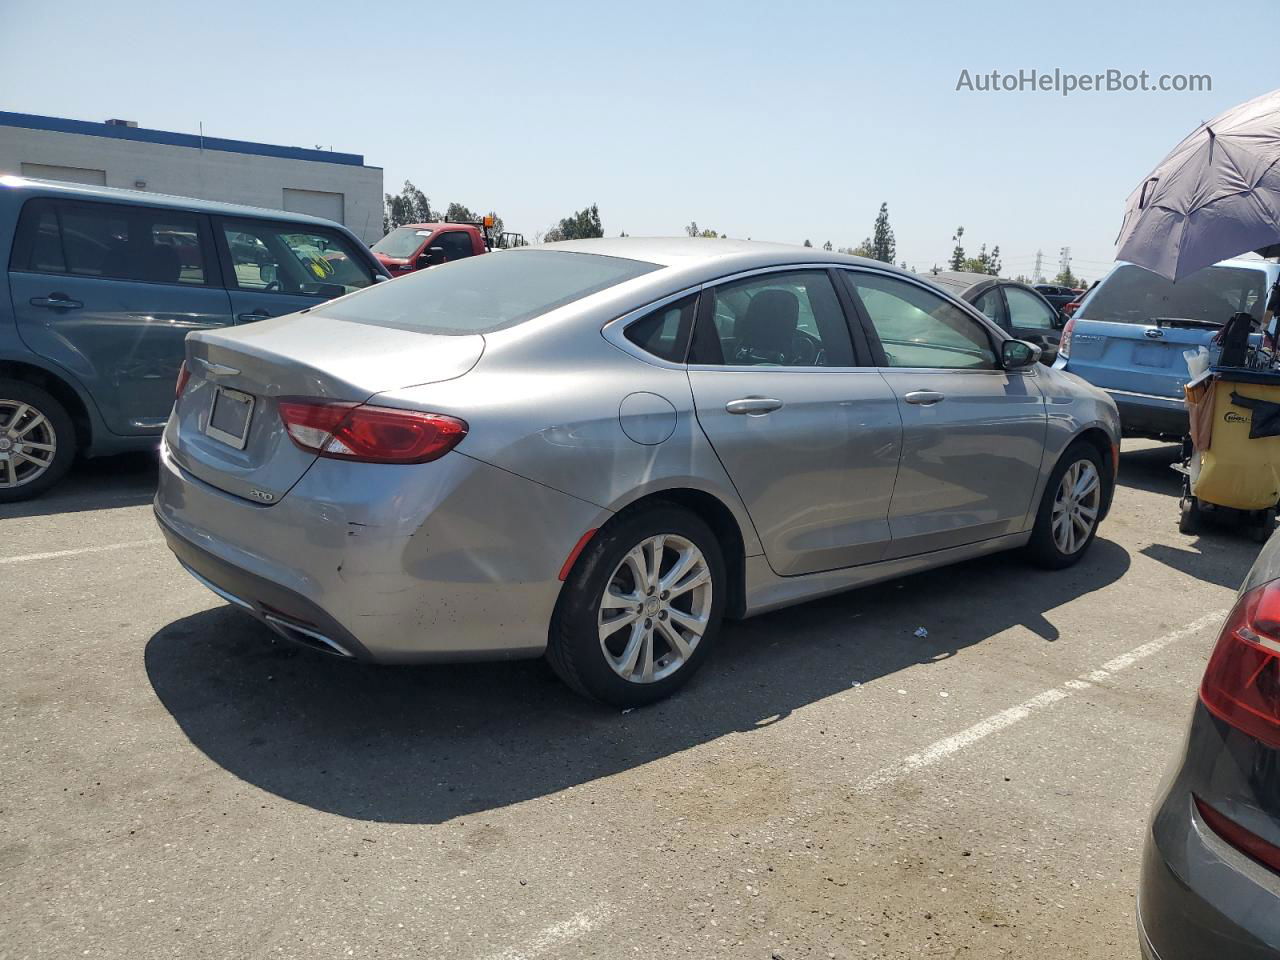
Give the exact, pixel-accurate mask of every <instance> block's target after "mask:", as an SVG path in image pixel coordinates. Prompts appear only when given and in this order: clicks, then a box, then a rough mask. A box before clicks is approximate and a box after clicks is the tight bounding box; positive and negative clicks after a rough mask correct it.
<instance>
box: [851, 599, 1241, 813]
mask: <svg viewBox="0 0 1280 960" xmlns="http://www.w3.org/2000/svg"><path fill="white" fill-rule="evenodd" d="M1226 615H1227V611H1226V610H1214V611H1213V612H1212V613H1206V614H1205V615H1204V616H1203V617H1200V618H1199V619H1197V620H1195V621H1193V622H1191V623H1189V624H1187V625H1186V626H1185V627H1181V628H1179V629H1177V630H1174V631H1172V632H1170V633H1166V634H1165V635H1164V636H1162V637H1157V638H1156V639H1155V640H1152V641H1151V642H1150V643H1144V644H1143V645H1142V646H1140V647H1135V648H1134V649H1132V650H1130V651H1129V652H1128V653H1124V654H1121V655H1120V656H1118V657H1116V658H1114V659H1112V660H1108V661H1107V662H1106V663H1104V664H1103V665H1102V666H1101V667H1099V668H1098V669H1097V670H1094V671H1092V672H1091V673H1086V674H1081V676H1080V677H1079V678H1078V679H1074V680H1068V681H1067V682H1066V683H1064V684H1062V686H1060V687H1051V688H1049V689H1048V690H1045V691H1042V692H1041V693H1038V694H1036V695H1035V696H1034V697H1032V698H1031V699H1029V700H1024V701H1023V702H1022V703H1020V704H1018V705H1017V706H1014V707H1010V708H1009V709H1008V710H1001V711H1000V712H999V713H996V714H992V715H991V716H989V717H987V718H985V719H983V720H979V721H978V722H977V723H975V724H974V725H973V726H971V727H967V728H966V729H964V730H961V731H960V732H959V733H957V734H954V735H953V736H950V737H944V738H943V739H941V740H937V741H935V742H934V743H931V744H930V745H929V746H927V747H925V748H924V749H923V750H922V751H920V752H919V753H913V754H912V755H911V756H909V757H906V758H905V759H903V760H902V761H900V762H899V763H895V764H893V765H892V766H888V767H883V768H881V769H880V770H877V771H876V772H875V773H873V774H871V776H869V777H867V778H866V779H865V780H863V781H862V782H860V783H859V784H858V786H857V788H856V789H857V792H858V793H870V792H871V791H873V790H876V789H877V788H879V787H883V786H885V785H886V784H889V783H892V782H893V781H895V780H898V779H900V778H902V777H905V776H906V775H907V774H909V773H912V772H913V771H915V770H919V769H920V768H921V767H927V766H931V765H932V764H935V763H937V762H938V761H939V760H942V759H945V758H946V757H949V756H951V755H952V754H953V753H959V752H960V751H961V750H963V749H964V748H965V747H967V746H970V745H972V744H974V743H977V742H978V741H979V740H982V739H985V738H986V737H989V736H991V734H993V733H997V732H999V731H1001V730H1004V729H1005V728H1007V727H1011V726H1013V725H1014V724H1015V723H1018V722H1019V721H1021V720H1025V719H1026V718H1027V717H1029V716H1031V714H1033V713H1035V712H1036V711H1037V710H1043V709H1045V708H1046V707H1049V706H1052V705H1053V704H1055V703H1057V702H1058V701H1060V700H1065V699H1066V698H1067V697H1069V696H1070V695H1071V693H1072V692H1073V691H1076V690H1087V689H1089V688H1090V687H1092V686H1093V685H1094V684H1096V683H1101V682H1102V681H1104V680H1106V679H1108V678H1109V677H1111V676H1112V675H1113V674H1116V673H1119V672H1120V671H1121V670H1124V669H1126V668H1127V667H1131V666H1133V665H1134V664H1135V663H1137V662H1138V661H1139V660H1143V659H1145V658H1147V657H1149V656H1151V655H1152V654H1155V653H1159V652H1160V651H1161V650H1163V649H1164V648H1165V647H1167V646H1169V645H1170V644H1172V643H1177V642H1178V641H1179V640H1184V639H1186V638H1187V637H1190V636H1194V635H1195V634H1197V633H1199V632H1200V631H1201V630H1203V629H1204V628H1205V627H1209V626H1213V625H1216V624H1218V623H1220V622H1221V621H1222V619H1223V618H1224V617H1225V616H1226Z"/></svg>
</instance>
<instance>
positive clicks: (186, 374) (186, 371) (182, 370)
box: [173, 360, 191, 400]
mask: <svg viewBox="0 0 1280 960" xmlns="http://www.w3.org/2000/svg"><path fill="white" fill-rule="evenodd" d="M190 379H191V368H190V367H188V366H187V361H185V360H183V361H182V366H180V367H179V368H178V385H177V386H176V387H175V388H174V390H173V398H174V399H175V400H177V399H178V397H180V396H182V391H183V390H185V389H187V381H188V380H190Z"/></svg>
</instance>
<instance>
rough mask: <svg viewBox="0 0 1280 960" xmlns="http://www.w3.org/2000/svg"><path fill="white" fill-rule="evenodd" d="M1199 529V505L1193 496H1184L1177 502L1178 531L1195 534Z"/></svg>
mask: <svg viewBox="0 0 1280 960" xmlns="http://www.w3.org/2000/svg"><path fill="white" fill-rule="evenodd" d="M1199 531H1200V506H1199V504H1197V503H1196V498H1195V497H1184V498H1183V499H1182V500H1181V501H1179V503H1178V532H1179V533H1185V534H1189V535H1190V534H1195V533H1198V532H1199Z"/></svg>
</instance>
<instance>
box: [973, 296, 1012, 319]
mask: <svg viewBox="0 0 1280 960" xmlns="http://www.w3.org/2000/svg"><path fill="white" fill-rule="evenodd" d="M973 305H974V306H975V307H977V308H978V309H979V310H981V311H982V313H983V314H984V315H985V316H986V318H987V319H988V320H990V321H991V322H992V323H994V324H996V325H997V326H1004V323H1003V320H1004V317H1003V316H1002V314H1003V313H1004V311H1003V309H1002V308H1001V305H1000V288H999V287H992V288H991V289H990V290H988V291H987V292H986V293H984V294H983V295H982V296H980V297H979V298H978V299H977V300H975V301H973ZM1010 306H1012V304H1011V305H1010Z"/></svg>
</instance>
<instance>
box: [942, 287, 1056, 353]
mask: <svg viewBox="0 0 1280 960" xmlns="http://www.w3.org/2000/svg"><path fill="white" fill-rule="evenodd" d="M925 278H926V279H927V280H928V281H929V282H930V283H932V284H934V285H935V286H938V287H941V288H942V289H943V290H945V291H946V292H947V293H950V294H951V295H952V296H957V297H959V298H960V299H962V300H964V301H965V302H966V303H971V304H973V305H974V306H975V307H977V308H978V309H979V310H981V311H982V312H983V313H984V314H986V316H987V318H988V319H989V320H991V322H992V323H995V324H996V325H998V326H999V327H1000V328H1001V329H1003V330H1005V331H1007V332H1008V333H1009V335H1010V336H1013V337H1017V338H1018V339H1019V340H1026V341H1027V342H1028V343H1034V344H1035V345H1036V346H1037V347H1039V348H1040V360H1041V362H1042V363H1046V364H1051V363H1053V361H1054V359H1055V358H1056V357H1057V355H1058V340H1059V338H1060V336H1061V334H1060V331H1061V329H1062V326H1063V323H1064V321H1063V319H1062V317H1061V315H1060V314H1059V312H1058V310H1057V308H1056V307H1054V306H1053V304H1051V303H1050V302H1049V301H1048V300H1047V299H1045V298H1044V297H1043V296H1041V295H1040V294H1039V293H1037V292H1036V290H1035V288H1033V287H1031V286H1028V285H1027V284H1025V283H1020V282H1019V281H1017V280H1005V279H1003V278H1001V277H993V276H991V275H990V274H986V273H960V272H942V273H930V274H925Z"/></svg>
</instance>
